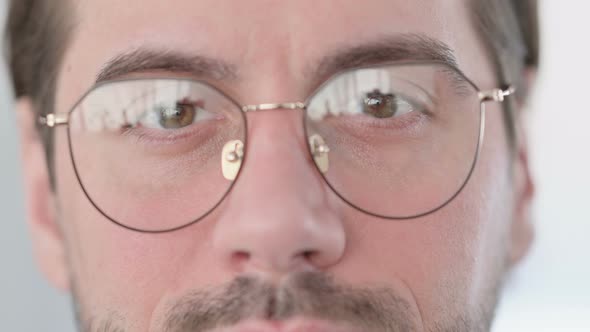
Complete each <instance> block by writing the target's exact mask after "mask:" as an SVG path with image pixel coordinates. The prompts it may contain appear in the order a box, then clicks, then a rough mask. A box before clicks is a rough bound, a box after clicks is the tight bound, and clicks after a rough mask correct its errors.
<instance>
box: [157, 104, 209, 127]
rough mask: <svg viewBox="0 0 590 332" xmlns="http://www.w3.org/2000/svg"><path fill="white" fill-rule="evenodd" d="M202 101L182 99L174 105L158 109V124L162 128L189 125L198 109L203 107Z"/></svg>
mask: <svg viewBox="0 0 590 332" xmlns="http://www.w3.org/2000/svg"><path fill="white" fill-rule="evenodd" d="M203 106H204V105H203V102H202V101H191V100H188V99H183V100H181V101H178V102H177V103H176V105H174V107H165V108H162V110H161V111H160V125H161V126H162V128H164V129H178V128H183V127H186V126H189V125H191V124H192V123H193V122H194V120H195V117H196V116H197V112H198V111H199V109H202V108H203Z"/></svg>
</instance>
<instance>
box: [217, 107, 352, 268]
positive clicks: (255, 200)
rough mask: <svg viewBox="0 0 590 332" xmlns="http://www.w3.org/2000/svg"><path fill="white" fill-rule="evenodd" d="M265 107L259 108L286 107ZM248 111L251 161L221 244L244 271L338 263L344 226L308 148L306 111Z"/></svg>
mask: <svg viewBox="0 0 590 332" xmlns="http://www.w3.org/2000/svg"><path fill="white" fill-rule="evenodd" d="M262 105H269V106H263V107H260V106H262ZM262 105H257V106H258V107H259V108H257V109H256V110H260V111H262V110H265V111H268V110H278V109H284V107H281V104H272V107H271V104H262ZM283 106H284V105H283ZM245 107H246V106H245ZM291 109H300V107H296V108H291ZM248 116H249V118H248V121H249V127H250V128H249V133H248V135H249V140H248V147H247V149H246V159H245V163H244V164H243V166H242V167H243V169H242V170H241V173H240V177H239V179H238V181H237V183H236V185H235V186H234V188H233V190H232V192H231V193H230V194H229V196H228V197H227V200H226V202H225V203H224V206H223V210H222V212H221V213H220V216H219V218H218V220H217V224H216V226H215V231H214V246H215V248H216V249H217V250H218V251H219V252H220V253H222V254H223V255H224V256H225V258H226V259H228V261H229V262H232V264H237V266H234V267H238V268H239V269H240V270H242V271H248V270H257V271H258V272H260V271H263V272H268V273H273V274H274V273H286V272H288V271H290V270H292V269H297V268H301V267H307V268H309V267H311V266H314V267H316V268H317V267H319V266H327V265H330V264H333V263H334V262H336V261H337V260H338V258H339V257H340V255H341V254H342V251H343V250H344V243H345V235H344V229H343V225H342V221H341V218H339V217H338V214H337V211H336V210H334V209H333V208H332V207H330V206H329V204H328V201H327V197H326V194H327V190H326V186H325V184H324V183H323V181H322V179H321V176H320V175H319V174H318V173H317V171H316V170H315V168H314V165H313V164H312V161H311V158H310V157H309V155H308V153H307V146H306V143H305V142H306V139H305V138H304V137H303V136H304V134H303V133H304V130H303V128H302V124H301V123H302V122H301V112H300V111H289V112H260V113H256V114H251V115H248ZM236 257H239V259H238V261H237V262H236Z"/></svg>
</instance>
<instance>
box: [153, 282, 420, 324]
mask: <svg viewBox="0 0 590 332" xmlns="http://www.w3.org/2000/svg"><path fill="white" fill-rule="evenodd" d="M302 316H303V317H307V318H312V319H321V320H327V321H331V322H336V323H344V324H351V325H353V326H355V327H357V328H360V329H362V330H366V331H383V332H394V331H414V330H416V327H415V325H414V324H413V323H412V322H414V321H415V320H414V319H415V318H416V317H414V314H413V313H412V311H411V307H410V305H409V303H408V302H407V301H406V300H405V299H403V298H402V297H400V296H399V295H397V294H396V293H395V292H394V291H393V290H391V289H389V288H375V289H371V288H353V287H349V286H344V285H338V284H336V283H335V282H334V280H333V279H332V278H330V277H329V276H327V275H325V274H322V273H317V272H302V273H298V274H294V275H292V276H290V277H288V278H286V279H285V280H284V281H283V282H282V283H281V284H279V285H274V284H271V283H268V282H265V281H263V280H260V279H258V278H254V277H246V276H242V277H238V278H236V279H234V280H233V281H232V282H230V283H228V284H227V285H225V286H222V287H219V288H216V289H212V290H205V291H196V292H192V293H189V294H187V295H185V296H183V297H182V298H180V299H178V300H176V301H175V303H173V304H172V305H170V308H169V309H168V310H167V314H166V319H165V323H164V327H165V328H164V331H168V332H188V331H191V332H204V331H208V330H211V329H214V328H219V327H227V326H231V325H234V324H236V323H239V322H241V321H244V320H248V319H264V320H288V319H290V318H295V317H302Z"/></svg>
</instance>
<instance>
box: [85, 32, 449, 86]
mask: <svg viewBox="0 0 590 332" xmlns="http://www.w3.org/2000/svg"><path fill="white" fill-rule="evenodd" d="M395 61H432V62H439V63H443V64H446V65H447V66H449V67H451V68H454V69H456V70H457V71H459V69H458V64H457V59H456V57H455V55H454V52H453V50H452V49H451V48H450V47H449V46H448V45H447V44H445V43H444V42H442V41H440V40H437V39H434V38H431V37H429V36H426V35H424V34H401V35H399V34H398V35H393V36H385V37H381V38H376V39H374V40H372V41H368V42H364V43H363V44H360V45H355V46H352V47H343V48H341V49H339V50H336V51H335V52H333V53H331V54H329V55H327V56H324V57H322V58H321V59H320V60H319V61H317V62H316V64H315V65H313V66H308V67H307V68H306V69H305V71H304V73H305V74H306V75H308V76H312V77H314V78H315V79H316V80H317V81H318V82H321V81H322V80H324V79H326V78H327V77H329V76H331V75H333V74H336V73H338V72H341V71H344V70H347V69H353V68H358V67H365V66H370V65H377V64H382V63H387V62H395ZM149 71H162V72H167V73H177V74H189V75H192V76H195V77H199V78H201V79H210V80H215V81H225V80H233V79H236V78H237V77H238V70H237V66H236V65H234V64H230V63H227V62H224V61H222V60H219V59H213V58H209V57H206V56H202V55H188V54H186V53H182V52H179V51H173V50H157V49H150V48H137V49H134V50H131V51H128V52H124V53H122V54H119V55H117V56H115V57H114V58H112V59H111V60H109V61H108V62H107V63H106V64H105V65H104V66H103V67H102V69H101V70H100V72H99V74H98V75H97V78H96V83H100V82H104V81H110V80H113V79H116V78H119V77H122V76H125V75H129V74H133V73H141V72H149Z"/></svg>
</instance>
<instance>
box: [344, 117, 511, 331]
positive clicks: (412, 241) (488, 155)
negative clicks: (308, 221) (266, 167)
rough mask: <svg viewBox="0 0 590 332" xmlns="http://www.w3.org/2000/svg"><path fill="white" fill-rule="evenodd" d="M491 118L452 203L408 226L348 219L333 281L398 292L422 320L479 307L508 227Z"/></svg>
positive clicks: (503, 148) (495, 122)
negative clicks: (408, 296)
mask: <svg viewBox="0 0 590 332" xmlns="http://www.w3.org/2000/svg"><path fill="white" fill-rule="evenodd" d="M499 111H500V109H497V110H492V112H490V114H488V118H487V120H488V124H487V141H486V142H485V144H484V146H483V149H482V153H481V156H480V160H479V161H478V165H477V168H476V170H475V173H474V174H473V175H472V178H471V179H470V181H469V183H468V185H467V186H466V187H465V188H464V190H463V191H462V192H461V194H460V195H459V196H457V197H456V198H455V200H453V201H452V202H451V203H450V204H449V205H447V206H446V207H444V208H443V209H442V210H439V211H438V212H436V213H434V214H431V215H429V216H426V217H424V218H420V219H414V220H408V221H395V220H377V219H374V218H369V217H366V216H363V215H361V214H359V213H353V214H350V215H349V216H348V219H350V222H348V223H347V225H349V226H348V227H349V229H348V230H347V234H348V238H347V245H348V246H347V252H346V256H345V257H344V258H343V260H342V263H341V264H340V265H339V266H337V267H335V269H334V273H335V274H336V275H338V276H340V275H342V276H344V279H346V280H347V281H349V282H351V283H353V284H377V285H382V284H385V285H390V286H392V287H393V286H395V285H396V284H398V285H399V284H402V285H405V287H407V288H409V289H410V290H411V292H412V294H413V296H414V297H415V299H416V301H417V304H418V307H419V308H420V310H421V312H422V314H423V315H424V316H425V317H428V318H433V317H439V318H441V319H443V318H445V315H449V314H452V313H455V314H456V313H459V312H468V311H466V310H469V308H473V307H474V306H475V305H479V304H481V303H482V301H485V300H486V299H487V297H488V296H489V295H490V292H491V291H493V287H494V286H495V285H496V282H497V279H498V277H499V276H498V273H502V272H503V269H502V261H503V259H504V257H505V252H506V248H505V245H506V244H505V233H506V230H507V229H508V224H509V222H510V220H511V212H510V211H511V202H510V185H509V179H510V177H509V173H508V169H509V168H508V166H509V159H508V156H509V152H508V151H507V145H506V141H505V139H504V137H505V132H504V130H503V123H502V119H501V116H499V114H501V113H500V112H499ZM402 288H403V287H402ZM435 295H436V296H435ZM447 318H448V316H447Z"/></svg>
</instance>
